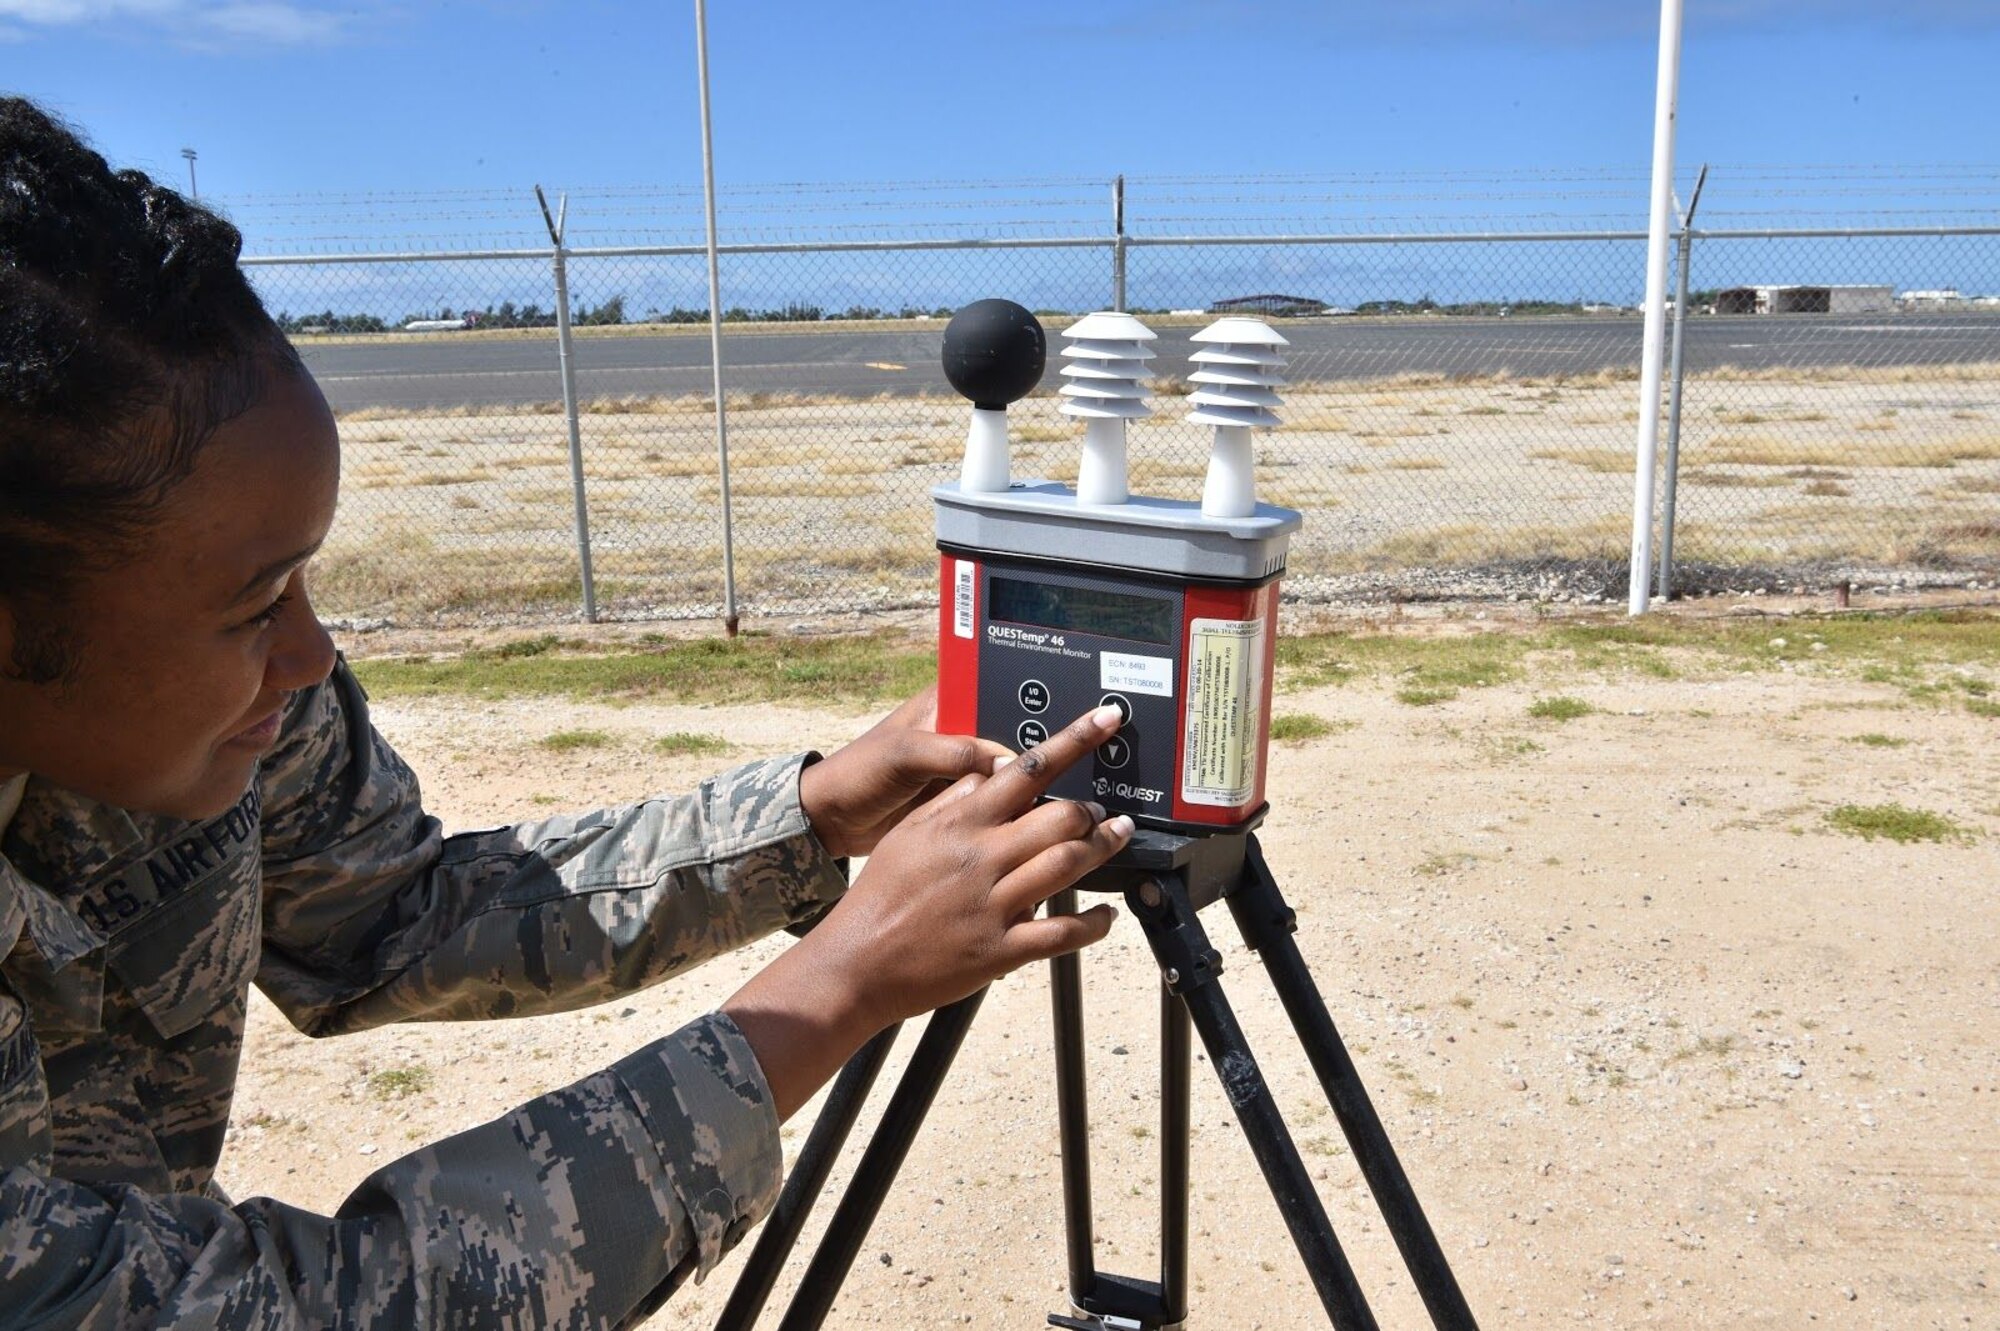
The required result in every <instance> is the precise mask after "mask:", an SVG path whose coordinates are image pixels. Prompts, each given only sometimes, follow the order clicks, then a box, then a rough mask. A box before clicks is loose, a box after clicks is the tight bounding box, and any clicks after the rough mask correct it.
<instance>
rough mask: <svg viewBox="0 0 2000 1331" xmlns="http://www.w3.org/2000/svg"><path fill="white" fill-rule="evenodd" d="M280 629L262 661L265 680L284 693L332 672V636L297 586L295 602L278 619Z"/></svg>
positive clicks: (311, 683) (306, 686) (307, 686)
mask: <svg viewBox="0 0 2000 1331" xmlns="http://www.w3.org/2000/svg"><path fill="white" fill-rule="evenodd" d="M278 624H279V628H280V632H279V634H278V639H277V641H276V642H275V643H273V644H272V647H271V655H270V656H269V657H268V658H266V660H265V662H264V682H265V683H266V684H267V685H268V686H269V687H270V688H272V689H276V690H279V691H281V692H285V693H292V692H296V691H297V690H299V689H308V688H311V687H312V686H313V685H315V684H317V683H319V682H320V681H321V680H323V679H325V678H326V677H327V676H328V675H329V674H331V673H332V672H333V661H334V651H333V637H332V635H331V634H329V633H328V632H327V631H326V627H325V626H324V625H323V624H321V623H320V622H319V616H318V615H316V614H314V613H313V608H312V602H311V601H310V600H309V599H308V598H307V597H306V596H305V595H304V588H300V589H299V598H298V604H297V605H295V606H292V607H291V608H290V613H288V614H286V615H285V616H284V617H283V618H281V619H280V620H279V621H278Z"/></svg>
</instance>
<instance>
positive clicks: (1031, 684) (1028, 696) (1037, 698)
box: [1014, 679, 1049, 716]
mask: <svg viewBox="0 0 2000 1331" xmlns="http://www.w3.org/2000/svg"><path fill="white" fill-rule="evenodd" d="M1014 696H1015V697H1016V698H1017V699H1019V700H1020V703H1021V710H1022V711H1024V712H1033V713H1034V714H1035V715H1037V716H1040V715H1041V714H1042V713H1043V712H1046V711H1048V710H1049V686H1048V685H1046V684H1044V683H1042V681H1040V680H1039V679H1028V680H1023V681H1021V687H1020V688H1019V689H1018V690H1016V691H1015V694H1014Z"/></svg>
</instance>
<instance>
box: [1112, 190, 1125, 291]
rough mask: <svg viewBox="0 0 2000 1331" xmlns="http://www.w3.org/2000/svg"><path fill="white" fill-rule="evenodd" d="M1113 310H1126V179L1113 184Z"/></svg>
mask: <svg viewBox="0 0 2000 1331" xmlns="http://www.w3.org/2000/svg"><path fill="white" fill-rule="evenodd" d="M1111 308H1112V309H1114V310H1122V309H1124V308H1125V177H1124V176H1118V177H1116V178H1115V179H1113V180H1112V182H1111Z"/></svg>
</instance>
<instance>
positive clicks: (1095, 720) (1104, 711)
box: [1090, 703, 1123, 730]
mask: <svg viewBox="0 0 2000 1331" xmlns="http://www.w3.org/2000/svg"><path fill="white" fill-rule="evenodd" d="M1122 715H1123V713H1122V712H1120V711H1119V710H1118V708H1117V707H1116V706H1114V705H1112V704H1111V703H1106V704H1104V706H1102V707H1100V708H1098V709H1097V710H1096V711H1094V712H1092V713H1091V714H1090V724H1092V725H1094V726H1096V727H1097V728H1098V729H1099V730H1111V729H1114V728H1115V727H1116V726H1117V725H1118V718H1119V717H1120V716H1122Z"/></svg>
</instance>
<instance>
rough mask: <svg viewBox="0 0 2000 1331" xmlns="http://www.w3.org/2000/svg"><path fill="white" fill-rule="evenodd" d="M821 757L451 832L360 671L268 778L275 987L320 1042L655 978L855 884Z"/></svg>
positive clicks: (629, 986)
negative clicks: (592, 807) (674, 791)
mask: <svg viewBox="0 0 2000 1331" xmlns="http://www.w3.org/2000/svg"><path fill="white" fill-rule="evenodd" d="M811 758H812V755H810V754H798V755H794V756H792V757H788V758H777V759H771V760H768V761H763V762H755V763H749V764H746V765H744V766H741V767H737V768H734V769H732V770H730V771H727V772H724V773H722V774H720V775H718V776H715V777H711V778H710V779H708V780H707V781H704V782H702V784H701V785H700V786H699V787H698V788H697V789H696V790H695V791H693V792H692V793H690V794H687V795H681V796H676V797H660V798H657V799H650V800H645V801H642V802H640V803H637V804H632V805H627V806H625V807H623V808H616V809H605V810H601V811H598V812H595V813H590V814H585V815H582V816H580V817H565V818H551V819H547V820H545V821H542V822H534V823H523V824H520V825H518V826H514V827H501V828H493V829H489V830H486V831H478V832H467V833H463V834H460V835H457V836H452V837H448V838H447V837H445V836H444V835H443V834H442V831H441V829H440V827H439V825H438V822H437V820H436V819H435V818H432V817H430V816H429V815H427V814H425V813H424V811H423V800H422V793H421V791H420V790H419V788H418V785H417V779H416V777H415V775H414V774H412V773H411V771H410V769H409V768H408V767H407V766H405V765H404V763H403V761H402V760H401V759H400V758H398V757H397V756H396V754H395V752H394V750H392V749H391V748H390V747H389V746H388V745H387V744H386V743H385V742H384V741H383V740H382V737H381V736H380V735H378V734H377V733H376V732H375V730H374V728H373V727H372V726H371V725H370V724H369V720H368V707H367V702H366V697H365V695H364V694H363V693H362V691H361V687H360V685H359V684H358V683H356V682H355V679H354V676H353V675H352V674H351V673H350V672H349V671H348V669H347V666H346V665H345V663H342V664H340V665H338V666H336V667H335V669H334V673H333V675H332V676H331V677H330V678H329V679H328V680H327V682H326V683H324V684H322V685H320V686H319V687H317V688H315V689H312V690H309V691H307V692H305V693H303V694H301V695H300V697H299V698H298V699H297V700H295V702H294V703H293V706H292V709H291V711H290V713H289V714H288V715H287V717H286V721H285V726H284V730H283V732H282V733H281V735H280V738H279V741H278V744H277V745H276V746H275V747H274V749H273V750H272V752H271V753H270V755H268V757H267V759H266V762H265V765H264V768H263V771H262V774H261V776H260V778H259V789H260V793H261V796H262V799H263V812H262V821H263V854H264V919H263V926H264V946H263V956H262V960H261V963H260V966H259V970H258V975H257V983H258V985H259V986H260V987H261V988H262V989H263V990H264V991H265V993H267V994H268V995H269V996H270V997H271V999H272V1001H274V1002H275V1003H277V1005H278V1006H279V1007H280V1008H282V1009H283V1010H284V1011H285V1013H286V1015H287V1016H289V1017H290V1018H291V1020H292V1021H293V1022H294V1024H296V1025H297V1026H298V1027H299V1028H300V1029H301V1030H304V1031H306V1032H307V1033H309V1034H313V1035H330V1034H335V1033H338V1032H342V1031H352V1030H359V1029H362V1028H365V1027H369V1026H376V1025H380V1024H382V1023H385V1022H391V1021H405V1020H413V1019H463V1018H478V1017H513V1016H528V1015H533V1014H537V1013H545V1012H559V1011H564V1010H567V1009H570V1008H576V1007H582V1006H586V1005H588V1004H591V1003H595V1002H600V1001H602V1000H604V999H606V998H610V997H612V996H614V995H617V994H620V993H625V992H629V991H631V990H633V989H636V988H639V987H642V986H644V985H647V984H651V983H653V982H655V981H657V980H660V979H662V978H664V977H666V976H669V975H672V974H675V973H676V972H678V971H681V970H683V969H686V968H687V967H689V966H692V965H694V964H696V963H698V962H701V961H704V960H706V959H707V958H709V957H712V956H715V955H717V954H719V953H722V952H726V951H728V950H730V949H732V948H736V947H739V946H741V945H743V944H744V943H747V942H750V941H751V940H753V939H756V938H759V937H762V936H763V935H765V934H768V933H770V932H772V931H774V930H776V929H778V928H781V927H783V926H785V925H788V924H794V923H797V922H799V921H801V920H803V919H805V918H808V917H810V916H811V915H813V914H814V913H815V912H816V911H818V910H819V908H820V907H821V906H822V905H823V904H824V903H826V902H829V901H832V900H835V899H837V897H838V896H839V894H840V893H841V892H842V891H843V890H845V887H846V880H845V878H844V877H843V875H842V873H841V870H840V867H839V864H838V863H837V862H836V861H835V860H833V859H832V858H830V857H829V856H828V855H827V854H826V852H825V850H824V849H823V848H822V847H821V846H820V845H819V843H818V841H817V840H816V839H815V838H814V836H813V834H812V831H811V829H810V828H809V827H808V825H807V823H806V817H805V812H804V810H803V809H801V808H800V806H799V797H798V786H799V770H800V769H801V768H802V767H803V766H804V765H805V763H806V762H808V761H810V760H811Z"/></svg>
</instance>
